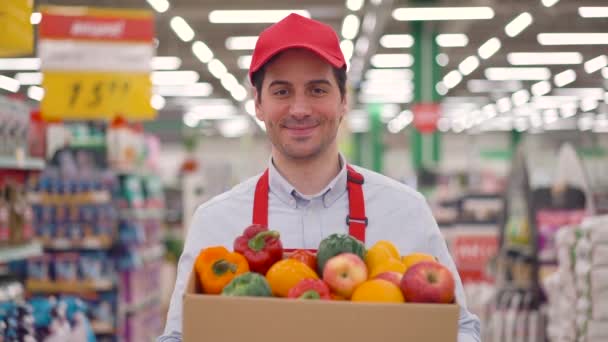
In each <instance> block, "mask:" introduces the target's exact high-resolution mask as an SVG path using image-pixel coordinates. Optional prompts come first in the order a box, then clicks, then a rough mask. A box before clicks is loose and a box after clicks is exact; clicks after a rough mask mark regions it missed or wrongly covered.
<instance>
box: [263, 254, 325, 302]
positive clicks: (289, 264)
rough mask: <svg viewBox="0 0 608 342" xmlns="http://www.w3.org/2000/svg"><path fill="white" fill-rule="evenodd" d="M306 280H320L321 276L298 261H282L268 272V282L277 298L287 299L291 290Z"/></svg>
mask: <svg viewBox="0 0 608 342" xmlns="http://www.w3.org/2000/svg"><path fill="white" fill-rule="evenodd" d="M304 279H319V276H318V275H317V273H316V272H315V271H314V270H313V269H312V268H310V267H308V265H306V264H305V263H303V262H301V261H299V260H296V259H283V260H280V261H278V262H276V263H275V264H274V265H272V266H271V267H270V269H269V270H268V272H266V280H268V284H269V285H270V288H271V289H272V294H273V295H274V296H275V297H287V293H288V292H289V290H290V289H291V288H292V287H294V286H296V285H297V284H298V283H299V282H300V281H302V280H304Z"/></svg>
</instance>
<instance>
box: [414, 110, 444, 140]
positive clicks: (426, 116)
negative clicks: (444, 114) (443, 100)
mask: <svg viewBox="0 0 608 342" xmlns="http://www.w3.org/2000/svg"><path fill="white" fill-rule="evenodd" d="M412 112H413V113H414V127H416V129H418V131H420V132H421V133H433V132H435V130H437V122H438V121H439V118H440V117H441V107H440V105H439V103H417V104H415V105H413V106H412Z"/></svg>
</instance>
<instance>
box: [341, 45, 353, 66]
mask: <svg viewBox="0 0 608 342" xmlns="http://www.w3.org/2000/svg"><path fill="white" fill-rule="evenodd" d="M340 49H341V50H342V54H343V55H344V58H345V59H346V61H347V62H348V61H350V59H351V58H352V57H353V52H354V50H355V46H354V44H353V41H352V40H350V39H345V40H343V41H341V42H340Z"/></svg>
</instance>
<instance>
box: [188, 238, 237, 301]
mask: <svg viewBox="0 0 608 342" xmlns="http://www.w3.org/2000/svg"><path fill="white" fill-rule="evenodd" d="M194 268H195V270H196V274H197V275H198V279H199V282H200V284H201V286H202V288H203V293H207V294H219V293H221V292H222V289H223V288H224V286H226V284H228V283H229V282H230V281H231V280H232V279H233V278H234V277H235V276H237V275H239V274H242V273H245V272H248V271H249V265H248V264H247V259H245V257H244V256H242V255H240V254H238V253H231V252H229V251H228V250H227V249H226V248H225V247H222V246H215V247H209V248H205V249H203V250H202V251H201V252H200V253H199V255H198V257H197V258H196V261H195V262H194Z"/></svg>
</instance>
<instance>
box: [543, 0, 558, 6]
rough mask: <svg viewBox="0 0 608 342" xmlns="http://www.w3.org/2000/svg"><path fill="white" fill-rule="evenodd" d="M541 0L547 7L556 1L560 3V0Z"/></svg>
mask: <svg viewBox="0 0 608 342" xmlns="http://www.w3.org/2000/svg"><path fill="white" fill-rule="evenodd" d="M541 2H542V3H543V6H545V7H551V6H553V5H555V4H556V3H558V2H559V0H542V1H541Z"/></svg>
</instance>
